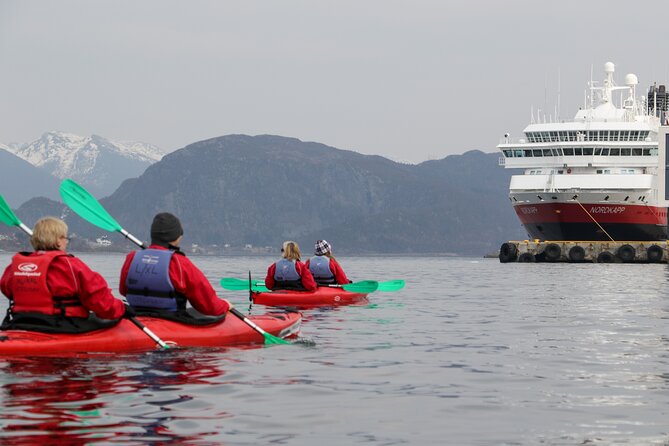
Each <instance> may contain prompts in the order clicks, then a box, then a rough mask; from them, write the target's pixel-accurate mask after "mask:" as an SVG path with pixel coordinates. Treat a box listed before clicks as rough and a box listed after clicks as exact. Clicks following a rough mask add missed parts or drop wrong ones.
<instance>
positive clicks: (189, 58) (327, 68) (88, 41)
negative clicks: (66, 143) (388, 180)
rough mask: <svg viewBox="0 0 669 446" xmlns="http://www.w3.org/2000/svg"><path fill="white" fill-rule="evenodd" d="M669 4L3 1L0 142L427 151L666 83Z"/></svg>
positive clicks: (487, 147) (486, 143)
mask: <svg viewBox="0 0 669 446" xmlns="http://www.w3.org/2000/svg"><path fill="white" fill-rule="evenodd" d="M662 6H664V5H663V3H661V2H659V1H650V2H644V7H643V8H637V9H635V10H630V9H629V3H628V2H625V3H623V2H621V1H619V0H614V1H604V0H593V1H590V2H578V3H577V2H576V1H573V0H568V1H564V2H560V3H555V4H544V3H537V2H532V1H530V0H510V1H505V2H486V1H482V0H474V1H467V2H448V3H445V2H440V1H436V0H430V1H421V0H418V1H411V2H408V1H382V0H370V1H365V2H354V1H348V0H347V1H337V2H333V1H325V2H317V3H314V2H309V1H306V0H304V1H298V0H290V1H282V2H258V1H245V2H241V1H238V2H215V1H208V0H203V1H198V2H187V3H186V2H177V1H156V0H148V1H143V2H130V1H127V0H120V1H98V2H86V1H84V0H65V1H59V2H38V1H33V0H28V1H23V0H21V1H19V0H4V1H3V2H2V3H0V58H1V60H2V61H3V63H4V68H5V69H4V70H2V72H0V79H2V82H0V88H1V89H2V101H0V143H4V144H9V143H13V142H18V143H26V142H30V141H33V140H35V139H38V138H39V137H40V136H41V135H42V134H43V133H45V132H48V131H52V130H56V131H62V132H67V133H75V134H78V135H82V136H88V135H91V134H98V135H101V136H103V137H106V138H109V139H111V140H117V141H129V140H130V141H132V140H135V141H143V142H146V143H150V144H154V145H156V146H158V147H160V148H162V149H164V150H167V151H173V150H176V149H179V148H181V147H184V146H186V145H188V144H191V143H193V142H196V141H200V140H204V139H209V138H213V137H217V136H222V135H226V134H248V135H258V134H273V135H280V136H287V137H294V138H298V139H300V140H302V141H314V142H319V143H323V144H327V145H330V146H334V147H337V148H340V149H347V150H354V151H357V152H360V153H365V154H376V155H381V156H385V157H387V158H390V159H393V160H396V161H403V162H411V163H418V162H421V161H425V160H428V159H440V158H443V157H445V156H447V155H450V154H458V153H464V152H466V151H468V150H472V149H478V150H483V151H484V152H493V151H495V150H496V149H495V146H496V145H497V144H498V143H499V142H500V140H501V138H502V136H503V135H504V133H506V132H509V133H510V134H511V135H512V136H518V135H519V134H520V133H521V132H522V130H523V128H524V127H525V126H526V125H527V124H528V123H529V121H530V110H531V109H534V110H535V112H536V110H537V109H541V110H543V111H544V112H545V113H546V114H547V115H552V116H554V115H555V111H556V109H557V103H558V97H559V103H560V112H561V113H560V117H563V118H565V117H572V116H573V115H574V114H575V113H576V111H577V110H578V107H579V106H581V105H582V103H583V94H584V91H585V88H586V86H587V85H586V84H587V82H588V81H589V80H590V76H591V73H592V77H593V79H594V80H598V81H601V80H602V79H603V76H604V74H603V65H604V63H605V62H607V61H611V62H614V63H615V64H616V73H615V80H616V81H617V83H618V84H622V83H623V78H624V76H625V74H627V73H635V74H636V75H637V76H638V78H639V88H638V94H645V93H646V91H647V88H648V87H649V86H650V85H652V84H653V83H654V82H657V83H658V84H667V83H669V74H668V73H669V62H667V61H666V60H663V59H664V58H662V57H661V55H662V54H663V51H662V50H663V49H664V39H665V35H664V34H663V32H662V31H663V29H662V28H661V27H660V26H652V23H653V21H652V20H650V19H649V17H650V18H653V17H654V16H655V15H658V14H660V13H661V12H663V9H662Z"/></svg>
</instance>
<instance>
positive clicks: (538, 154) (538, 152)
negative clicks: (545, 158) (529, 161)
mask: <svg viewBox="0 0 669 446" xmlns="http://www.w3.org/2000/svg"><path fill="white" fill-rule="evenodd" d="M532 156H542V155H541V150H539V149H534V150H532Z"/></svg>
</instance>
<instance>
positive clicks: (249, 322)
mask: <svg viewBox="0 0 669 446" xmlns="http://www.w3.org/2000/svg"><path fill="white" fill-rule="evenodd" d="M230 313H232V314H234V315H235V316H237V317H238V318H239V319H241V320H243V321H244V322H246V324H247V325H248V326H249V327H251V328H253V329H254V330H255V331H257V332H258V333H260V334H261V335H263V336H273V335H271V334H270V333H267V332H266V331H265V330H263V329H262V328H260V327H258V326H257V325H256V324H255V323H254V322H253V321H252V320H250V319H249V318H247V317H246V316H244V315H243V314H242V313H241V312H240V311H239V310H238V309H236V308H230Z"/></svg>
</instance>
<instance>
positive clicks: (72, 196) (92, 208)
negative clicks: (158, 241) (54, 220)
mask: <svg viewBox="0 0 669 446" xmlns="http://www.w3.org/2000/svg"><path fill="white" fill-rule="evenodd" d="M60 196H61V197H62V198H63V201H64V202H65V204H66V205H68V206H69V207H70V209H72V210H73V211H74V212H75V213H76V214H77V215H79V216H80V217H81V218H83V219H84V220H86V221H87V222H89V223H91V224H93V225H95V226H97V227H98V228H102V229H104V230H105V231H110V232H120V233H121V234H122V235H123V236H124V237H125V238H127V239H128V240H130V241H131V242H133V243H134V244H136V245H137V246H139V247H141V248H146V246H144V243H142V242H141V241H140V240H139V239H138V238H136V237H135V236H133V235H132V234H130V233H129V232H128V231H126V230H125V229H123V228H122V227H121V225H120V224H118V222H117V221H116V220H114V218H113V217H112V216H111V215H109V212H107V210H106V209H105V208H103V207H102V205H101V204H100V203H99V202H98V200H96V199H95V198H94V197H93V196H92V195H91V194H89V193H88V191H87V190H86V189H84V188H83V187H81V186H79V185H78V184H77V183H75V182H74V181H72V180H70V179H67V180H63V182H62V183H60Z"/></svg>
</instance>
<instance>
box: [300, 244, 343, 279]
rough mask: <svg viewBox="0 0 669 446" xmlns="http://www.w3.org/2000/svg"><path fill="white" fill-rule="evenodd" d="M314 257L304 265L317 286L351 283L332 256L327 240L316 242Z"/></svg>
mask: <svg viewBox="0 0 669 446" xmlns="http://www.w3.org/2000/svg"><path fill="white" fill-rule="evenodd" d="M314 254H315V255H314V256H313V257H312V258H310V259H308V260H307V261H306V263H305V265H306V266H307V268H309V271H311V274H312V275H313V276H314V280H316V283H317V284H318V285H326V286H327V285H333V284H339V285H344V284H347V283H351V281H350V280H348V277H346V273H345V272H344V269H343V268H342V267H341V265H340V264H339V262H337V259H335V257H334V256H333V255H332V246H331V245H330V244H329V243H328V241H327V240H317V241H316V244H315V245H314Z"/></svg>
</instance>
